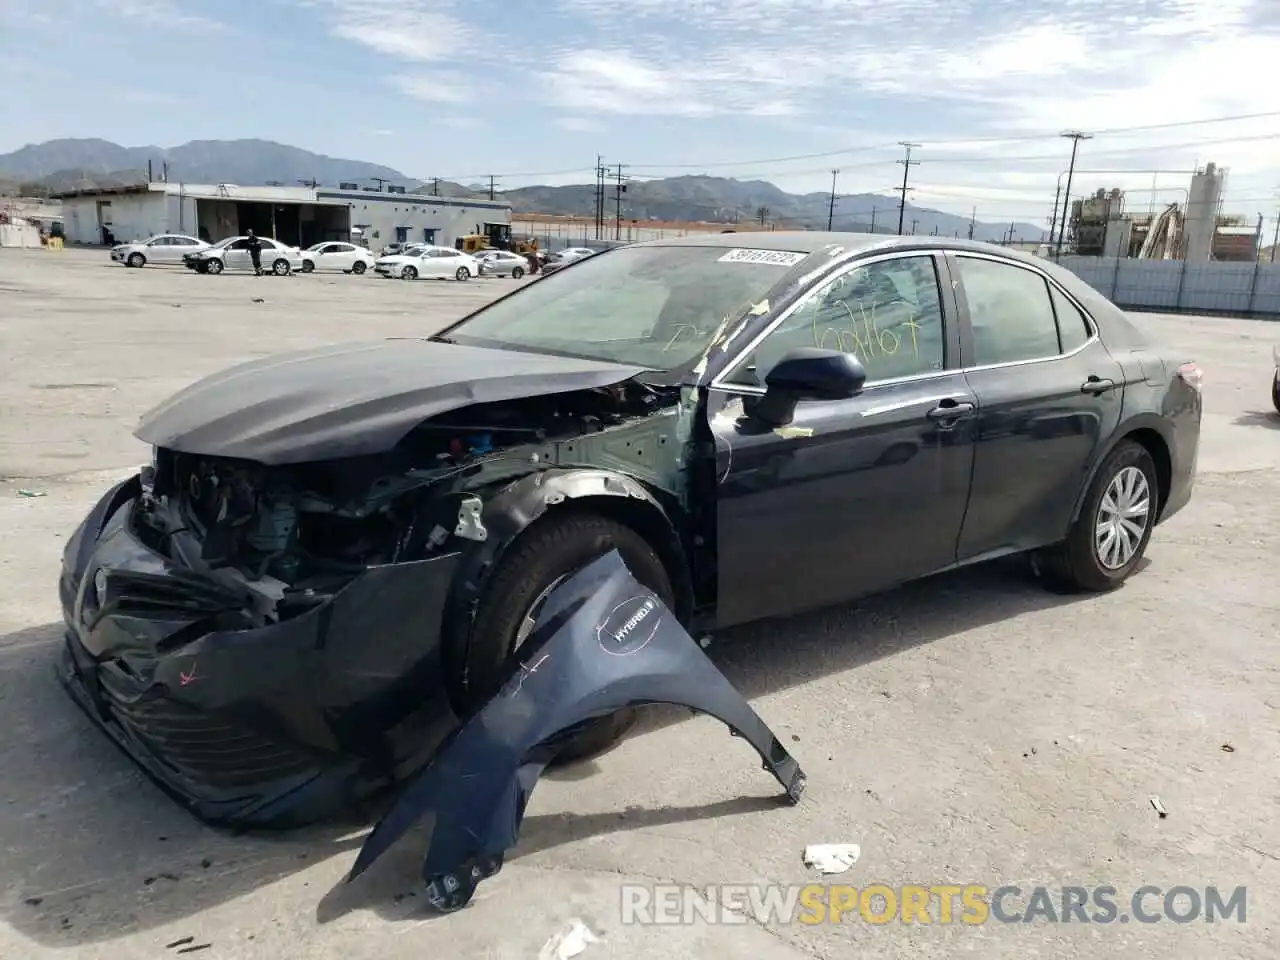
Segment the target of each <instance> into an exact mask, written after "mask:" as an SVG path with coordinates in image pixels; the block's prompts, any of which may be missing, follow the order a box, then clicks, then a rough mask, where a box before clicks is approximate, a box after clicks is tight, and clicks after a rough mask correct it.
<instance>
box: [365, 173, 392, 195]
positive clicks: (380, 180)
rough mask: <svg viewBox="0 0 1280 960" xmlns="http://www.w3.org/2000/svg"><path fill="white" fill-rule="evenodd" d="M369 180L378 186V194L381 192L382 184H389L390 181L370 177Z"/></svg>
mask: <svg viewBox="0 0 1280 960" xmlns="http://www.w3.org/2000/svg"><path fill="white" fill-rule="evenodd" d="M369 179H370V180H372V181H373V182H374V183H376V184H377V185H378V192H379V193H381V192H382V185H383V184H384V183H390V181H389V180H384V179H383V178H382V177H370V178H369Z"/></svg>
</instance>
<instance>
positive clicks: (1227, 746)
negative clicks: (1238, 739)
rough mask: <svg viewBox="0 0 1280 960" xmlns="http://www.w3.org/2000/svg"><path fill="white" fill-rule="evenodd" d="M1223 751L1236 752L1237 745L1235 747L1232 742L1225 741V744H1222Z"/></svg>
mask: <svg viewBox="0 0 1280 960" xmlns="http://www.w3.org/2000/svg"><path fill="white" fill-rule="evenodd" d="M1222 752H1223V753H1235V752H1236V748H1235V747H1233V746H1232V745H1231V744H1229V743H1224V744H1223V745H1222Z"/></svg>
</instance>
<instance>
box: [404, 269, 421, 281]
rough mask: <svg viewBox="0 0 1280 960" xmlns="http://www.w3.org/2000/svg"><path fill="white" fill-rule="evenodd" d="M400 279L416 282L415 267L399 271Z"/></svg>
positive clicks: (416, 272)
mask: <svg viewBox="0 0 1280 960" xmlns="http://www.w3.org/2000/svg"><path fill="white" fill-rule="evenodd" d="M400 279H401V280H417V279H418V271H417V269H416V268H415V267H405V268H404V269H403V270H401V271H400Z"/></svg>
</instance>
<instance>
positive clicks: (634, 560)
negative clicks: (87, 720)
mask: <svg viewBox="0 0 1280 960" xmlns="http://www.w3.org/2000/svg"><path fill="white" fill-rule="evenodd" d="M1200 411H1201V396H1200V373H1199V369H1198V368H1197V367H1195V365H1194V364H1192V363H1190V362H1189V358H1185V357H1178V356H1170V355H1167V354H1164V353H1162V352H1160V351H1159V350H1158V349H1157V348H1156V347H1155V346H1153V345H1151V344H1150V343H1149V342H1148V341H1147V340H1146V339H1145V337H1143V336H1142V335H1141V334H1140V333H1139V332H1138V330H1137V329H1136V328H1135V327H1134V326H1133V325H1132V324H1131V323H1130V322H1129V320H1128V319H1127V318H1126V317H1125V316H1124V315H1123V314H1122V313H1121V312H1120V311H1119V310H1117V309H1116V308H1115V307H1114V306H1112V305H1111V304H1110V303H1109V302H1108V301H1106V300H1105V299H1104V298H1102V297H1101V296H1100V295H1098V294H1097V293H1095V292H1094V291H1092V290H1091V289H1090V288H1089V287H1087V286H1086V285H1084V284H1083V283H1082V282H1080V281H1079V280H1078V279H1077V278H1075V277H1074V276H1073V275H1072V274H1070V273H1068V272H1066V271H1064V270H1061V269H1059V268H1057V267H1056V266H1053V265H1051V264H1048V263H1045V262H1042V261H1040V260H1036V259H1033V258H1030V257H1024V256H1022V255H1019V254H1015V253H1010V252H1008V251H1005V250H1001V249H998V248H993V247H989V246H986V245H982V244H976V243H967V242H963V241H944V240H941V239H939V238H928V237H920V238H916V237H904V238H897V237H894V238H884V237H873V236H860V235H839V234H822V233H794V234H787V233H758V234H733V235H713V236H707V237H700V238H685V239H681V240H677V241H659V242H653V243H642V244H635V245H632V246H628V247H623V248H620V249H616V250H611V251H608V252H606V253H602V254H600V255H598V256H595V257H590V258H587V259H584V260H582V261H581V262H579V263H575V264H573V265H572V266H571V267H568V268H566V269H564V270H563V271H559V272H558V273H556V274H555V275H553V276H549V277H547V278H546V279H545V280H543V281H541V282H539V283H537V284H533V285H530V286H527V287H525V288H522V289H519V290H517V291H515V292H513V293H511V294H509V295H508V296H505V297H502V298H501V299H499V300H497V301H495V302H493V303H491V304H489V305H488V306H486V307H484V308H482V309H481V310H479V311H477V312H476V313H474V314H472V315H470V316H469V317H466V318H464V319H463V320H461V321H459V322H458V323H456V324H454V325H453V326H451V327H449V328H447V329H445V330H443V331H442V332H440V333H438V334H436V335H435V336H424V337H423V338H422V339H404V340H385V341H378V342H374V343H357V344H351V345H337V346H331V347H325V348H321V349H315V350H310V351H305V352H302V353H295V354H289V355H284V356H279V357H272V358H268V359H264V360H258V361H254V362H251V363H247V364H244V365H242V366H239V367H236V368H233V369H231V370H228V371H226V372H224V373H221V374H218V375H215V376H213V377H210V378H208V379H206V380H203V381H200V382H199V383H196V384H194V385H192V386H191V387H188V388H187V389H185V390H183V391H182V392H180V393H178V394H177V395H176V396H174V397H172V398H171V399H170V400H168V401H167V402H165V403H163V404H161V405H160V406H159V407H158V408H156V409H155V410H153V411H151V412H150V413H149V414H147V415H146V416H145V417H144V418H143V420H142V422H141V424H140V426H139V427H138V430H137V436H138V437H139V438H141V439H142V440H144V441H146V442H147V443H149V444H151V445H152V447H153V449H154V457H153V461H152V463H151V464H149V465H148V466H147V467H145V468H144V469H142V470H141V471H140V472H139V473H138V474H137V475H135V476H133V477H131V478H130V479H128V480H126V481H124V482H123V483H121V484H119V485H118V486H116V487H114V488H113V489H112V490H110V491H108V492H107V493H106V495H105V496H103V498H102V499H101V500H100V502H99V503H98V504H97V505H96V506H95V507H94V508H93V509H92V510H91V511H90V512H89V515H88V516H87V517H86V518H85V520H84V522H83V523H82V524H81V525H80V527H79V528H78V529H77V531H76V532H75V534H74V536H73V537H72V538H71V539H70V541H69V543H68V544H67V548H66V552H65V556H64V567H63V571H62V577H61V600H62V607H63V611H64V615H65V619H66V626H67V631H66V647H65V656H64V658H63V663H62V667H61V672H62V676H63V679H64V680H65V682H66V685H67V687H68V688H69V689H70V691H71V692H72V693H73V694H74V696H75V697H76V699H77V700H78V701H79V702H80V703H81V705H82V706H83V707H84V708H85V709H86V710H87V711H88V712H89V713H90V715H91V716H92V717H94V718H95V719H96V720H98V721H99V722H100V724H101V725H102V727H103V728H104V729H105V730H106V731H107V732H108V733H110V735H111V736H112V737H113V738H114V739H115V740H116V741H117V743H119V744H120V745H121V746H122V747H123V748H124V749H125V750H126V751H128V753H129V754H130V755H131V756H132V757H134V758H135V759H136V760H137V761H138V762H139V763H140V764H141V765H142V766H144V767H145V768H146V769H147V770H148V771H149V772H150V773H151V774H152V775H153V776H154V777H155V778H156V779H157V780H158V781H159V782H160V783H161V784H163V785H164V786H165V787H167V788H168V789H169V790H170V791H171V792H172V793H174V794H175V795H176V796H178V797H179V798H181V799H182V800H183V801H184V802H186V803H187V804H189V805H190V807H191V808H192V809H193V810H194V811H195V812H196V813H197V814H198V815H199V816H201V817H202V818H204V819H206V820H209V821H211V822H221V823H237V824H246V825H289V824H295V823H300V822H305V821H310V820H314V819H318V818H322V817H326V816H329V815H331V814H332V813H334V812H335V811H336V810H338V809H340V808H342V807H345V806H348V805H350V804H353V803H356V802H359V801H361V800H362V799H364V798H367V797H371V796H373V795H375V794H378V793H380V792H382V791H384V790H385V789H386V788H388V787H390V786H392V785H394V784H396V783H399V782H401V781H403V780H405V778H406V777H407V776H409V775H410V774H412V773H414V772H415V771H418V770H421V769H422V768H424V767H425V766H426V765H428V764H429V763H430V762H431V760H432V758H433V757H435V756H436V755H437V753H438V752H439V750H440V748H441V745H442V744H444V743H445V742H446V741H447V740H449V739H451V738H454V737H455V736H456V735H457V733H458V731H459V729H460V727H461V726H462V725H463V724H465V723H466V721H467V720H468V718H473V717H476V716H478V715H479V714H480V713H481V712H482V711H483V709H484V707H485V705H486V704H487V703H489V702H491V700H492V698H493V697H494V696H495V694H497V693H498V692H499V691H500V690H502V689H503V687H504V684H507V683H509V682H510V680H511V677H512V676H513V675H514V672H515V671H518V670H520V669H527V668H528V665H527V664H524V658H525V657H526V656H527V654H528V652H529V650H530V649H531V648H530V646H529V644H530V637H531V636H532V635H534V634H535V632H536V630H535V628H536V627H537V626H538V624H539V616H540V611H541V610H542V609H543V607H544V606H545V604H546V603H547V601H548V597H550V596H552V595H553V593H554V591H555V589H556V587H557V585H558V584H561V583H563V582H565V581H567V580H568V579H569V578H572V577H573V576H574V574H575V572H577V571H579V570H581V569H582V568H584V567H585V566H587V565H588V564H590V563H592V562H593V561H594V560H596V559H597V558H600V557H602V556H604V555H606V554H608V553H611V552H613V551H615V550H616V551H617V553H618V555H619V556H620V557H621V558H622V560H623V561H625V565H626V567H627V569H628V570H629V571H630V572H631V573H632V574H633V575H634V577H635V578H636V580H637V581H638V582H639V583H640V584H642V585H643V587H644V588H645V589H646V590H648V591H651V594H652V596H653V597H654V598H656V599H657V600H658V601H660V603H661V605H664V606H665V607H666V608H667V609H669V610H670V611H672V612H673V613H674V615H675V617H676V618H677V619H678V621H679V622H680V623H681V624H683V625H684V627H685V628H686V629H687V630H689V631H694V632H696V631H704V630H710V629H716V628H719V627H724V626H728V625H732V624H737V623H743V622H747V621H752V620H757V619H761V618H769V617H782V616H787V615H790V614H794V613H796V612H798V611H801V610H805V609H811V608H815V607H821V606H825V605H829V604H833V603H838V602H841V601H846V600H849V599H851V598H855V597H857V596H859V595H863V594H867V593H870V592H874V591H879V590H883V589H886V588H889V587H892V586H894V585H896V584H899V583H903V582H905V581H908V580H911V579H914V578H917V577H922V576H926V575H928V574H931V573H934V572H936V571H939V570H943V569H947V568H950V567H955V566H958V565H962V564H967V563H973V562H978V561H982V560H986V559H989V558H993V557H998V556H1001V555H1006V554H1014V553H1028V554H1030V555H1031V556H1033V557H1034V558H1035V560H1036V565H1037V567H1038V569H1039V570H1040V571H1041V573H1042V574H1043V575H1044V576H1045V577H1047V578H1052V579H1053V580H1055V581H1059V582H1061V583H1063V584H1066V585H1068V586H1072V587H1076V588H1080V589H1087V590H1106V589H1110V588H1113V587H1115V586H1117V585H1119V584H1120V583H1121V582H1123V581H1124V579H1125V578H1126V577H1127V576H1128V575H1129V574H1130V573H1131V572H1132V571H1133V570H1134V569H1135V568H1136V567H1137V565H1138V563H1139V561H1140V560H1141V558H1142V555H1143V552H1144V551H1145V549H1146V546H1147V542H1148V540H1149V538H1150V536H1151V533H1152V530H1153V528H1154V526H1155V525H1156V524H1157V523H1159V522H1161V521H1163V520H1165V519H1167V518H1168V517H1169V516H1171V515H1172V514H1174V513H1175V512H1176V511H1178V510H1179V509H1181V508H1182V507H1183V506H1184V505H1185V504H1186V503H1187V502H1188V500H1189V498H1190V496H1191V489H1192V481H1193V476H1194V468H1195V460H1196V448H1197V441H1198V435H1199V424H1200ZM522 664H523V666H522ZM587 675H588V676H589V675H591V674H590V671H588V673H587ZM602 682H603V681H602ZM647 696H648V697H649V698H650V699H661V696H657V695H654V694H653V693H652V692H651V693H649V694H648V695H647ZM645 699H646V694H644V693H643V691H641V692H638V693H637V696H636V697H635V700H636V702H640V701H643V700H645ZM615 706H616V705H615ZM625 723H626V714H625V712H624V713H614V714H612V715H611V719H610V720H608V721H607V722H603V721H597V722H596V723H594V724H593V725H589V726H588V728H587V729H586V730H585V732H583V733H582V735H581V736H578V737H570V738H568V739H567V740H566V741H565V743H564V750H566V751H568V752H569V753H572V752H574V751H579V752H581V751H586V750H591V749H595V748H597V747H598V746H599V745H600V744H601V743H604V742H607V741H608V740H610V739H611V738H614V737H616V736H617V735H618V734H619V733H620V731H621V729H622V728H623V726H624V725H625ZM557 742H558V741H557ZM512 762H513V763H514V762H515V761H514V760H513V761H512Z"/></svg>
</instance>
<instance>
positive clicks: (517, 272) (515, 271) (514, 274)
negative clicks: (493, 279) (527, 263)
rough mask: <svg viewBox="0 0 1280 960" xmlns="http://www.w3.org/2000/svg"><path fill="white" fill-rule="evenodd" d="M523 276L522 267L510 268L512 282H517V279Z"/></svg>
mask: <svg viewBox="0 0 1280 960" xmlns="http://www.w3.org/2000/svg"><path fill="white" fill-rule="evenodd" d="M523 276H524V267H512V268H511V279H512V280H519V279H520V278H521V277H523Z"/></svg>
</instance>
